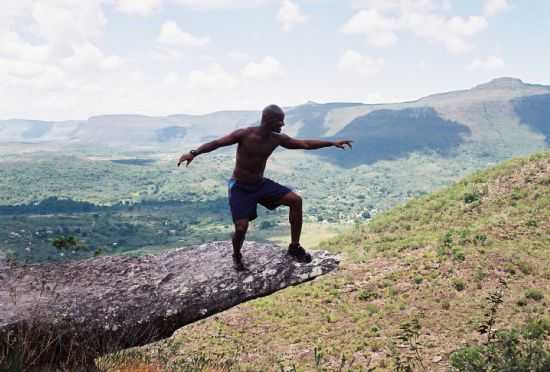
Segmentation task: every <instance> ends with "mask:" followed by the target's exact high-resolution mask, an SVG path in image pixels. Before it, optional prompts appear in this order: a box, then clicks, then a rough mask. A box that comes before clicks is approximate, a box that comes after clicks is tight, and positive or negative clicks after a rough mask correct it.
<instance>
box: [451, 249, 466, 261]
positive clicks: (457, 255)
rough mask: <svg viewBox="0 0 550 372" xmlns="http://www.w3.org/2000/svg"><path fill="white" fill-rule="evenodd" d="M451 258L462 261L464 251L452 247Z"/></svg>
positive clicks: (464, 257)
mask: <svg viewBox="0 0 550 372" xmlns="http://www.w3.org/2000/svg"><path fill="white" fill-rule="evenodd" d="M453 259H455V260H456V261H464V260H465V259H466V256H465V255H464V251H463V250H462V249H458V248H457V249H453Z"/></svg>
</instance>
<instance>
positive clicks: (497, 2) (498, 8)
mask: <svg viewBox="0 0 550 372" xmlns="http://www.w3.org/2000/svg"><path fill="white" fill-rule="evenodd" d="M509 8H510V4H509V2H508V0H485V5H484V6H483V13H484V14H485V15H486V16H487V17H492V16H494V15H496V14H498V13H501V12H503V11H506V10H507V9H509Z"/></svg>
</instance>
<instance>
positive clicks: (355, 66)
mask: <svg viewBox="0 0 550 372" xmlns="http://www.w3.org/2000/svg"><path fill="white" fill-rule="evenodd" d="M383 67H384V59H382V58H373V57H370V56H364V55H361V54H360V53H358V52H356V51H354V50H347V51H346V52H345V53H344V54H343V55H342V57H340V61H339V63H338V68H339V69H340V70H342V71H347V72H352V73H357V74H359V75H361V76H363V77H369V76H373V75H376V74H377V73H379V72H380V71H381V70H382V68H383Z"/></svg>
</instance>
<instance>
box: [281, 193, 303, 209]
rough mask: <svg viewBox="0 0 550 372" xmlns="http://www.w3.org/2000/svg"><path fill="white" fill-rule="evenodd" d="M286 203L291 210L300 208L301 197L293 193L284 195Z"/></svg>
mask: <svg viewBox="0 0 550 372" xmlns="http://www.w3.org/2000/svg"><path fill="white" fill-rule="evenodd" d="M285 198H286V199H287V202H286V203H285V204H286V205H288V206H289V207H291V208H302V197H301V196H300V195H298V194H296V193H295V192H292V193H290V194H287V195H285Z"/></svg>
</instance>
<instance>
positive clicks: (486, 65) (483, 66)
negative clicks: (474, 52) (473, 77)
mask: <svg viewBox="0 0 550 372" xmlns="http://www.w3.org/2000/svg"><path fill="white" fill-rule="evenodd" d="M503 67H504V61H503V60H502V59H501V58H500V57H496V56H489V57H487V58H476V59H474V60H473V61H472V63H470V64H469V65H468V67H467V69H468V70H470V71H474V70H488V71H493V70H498V69H501V68H503Z"/></svg>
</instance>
